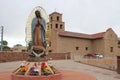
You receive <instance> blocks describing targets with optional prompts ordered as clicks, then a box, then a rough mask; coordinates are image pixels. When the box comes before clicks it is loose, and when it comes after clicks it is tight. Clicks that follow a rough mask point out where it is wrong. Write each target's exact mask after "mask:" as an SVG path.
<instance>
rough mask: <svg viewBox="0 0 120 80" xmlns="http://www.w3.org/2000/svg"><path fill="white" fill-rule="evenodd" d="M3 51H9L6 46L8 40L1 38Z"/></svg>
mask: <svg viewBox="0 0 120 80" xmlns="http://www.w3.org/2000/svg"><path fill="white" fill-rule="evenodd" d="M3 51H10V47H8V42H7V41H6V40H3Z"/></svg>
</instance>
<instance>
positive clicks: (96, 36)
mask: <svg viewBox="0 0 120 80" xmlns="http://www.w3.org/2000/svg"><path fill="white" fill-rule="evenodd" d="M104 33H105V32H101V33H96V34H83V33H76V32H68V31H64V32H59V36H64V37H72V38H82V39H99V38H103V35H104Z"/></svg>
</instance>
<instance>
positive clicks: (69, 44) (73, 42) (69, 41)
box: [57, 36, 92, 55]
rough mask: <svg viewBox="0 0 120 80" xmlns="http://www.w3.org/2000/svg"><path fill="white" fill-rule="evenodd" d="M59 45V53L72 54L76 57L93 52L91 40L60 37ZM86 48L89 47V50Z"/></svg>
mask: <svg viewBox="0 0 120 80" xmlns="http://www.w3.org/2000/svg"><path fill="white" fill-rule="evenodd" d="M57 45H58V46H57V51H58V52H61V51H62V52H71V53H73V54H74V55H84V54H87V53H91V52H92V46H91V45H92V44H91V41H90V40H85V39H77V38H69V37H60V36H59V37H58V44H57ZM76 47H79V49H78V50H76ZM86 47H88V50H86Z"/></svg>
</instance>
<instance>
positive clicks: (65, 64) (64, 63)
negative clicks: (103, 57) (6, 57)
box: [0, 60, 120, 80]
mask: <svg viewBox="0 0 120 80" xmlns="http://www.w3.org/2000/svg"><path fill="white" fill-rule="evenodd" d="M52 62H53V64H54V65H55V66H56V67H57V68H58V69H60V70H62V73H63V74H64V73H65V74H64V75H66V76H68V75H69V76H70V77H68V78H66V79H64V80H68V79H69V80H74V79H75V78H76V77H77V76H78V77H77V79H75V80H85V79H78V78H81V76H83V75H88V76H89V75H93V76H95V77H96V78H97V80H120V74H117V72H115V71H111V70H106V69H101V68H98V67H94V66H90V65H85V64H81V63H77V62H74V61H72V60H56V61H52ZM20 63H21V61H19V62H9V63H0V80H10V73H11V71H12V70H14V69H16V68H17V66H19V65H20ZM13 65H15V66H13ZM64 71H66V72H64ZM73 73H76V75H74V74H73ZM4 75H6V76H8V77H3V76H4ZM71 75H73V76H74V77H73V78H74V79H73V78H72V76H71ZM64 77H65V76H64ZM3 78H4V79H3ZM5 78H6V79H5ZM83 78H88V77H85V76H83ZM86 80H90V79H86Z"/></svg>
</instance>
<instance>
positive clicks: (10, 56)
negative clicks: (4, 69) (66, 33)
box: [0, 52, 70, 62]
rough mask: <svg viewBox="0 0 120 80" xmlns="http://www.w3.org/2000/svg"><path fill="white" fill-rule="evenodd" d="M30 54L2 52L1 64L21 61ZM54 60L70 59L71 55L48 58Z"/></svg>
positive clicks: (52, 55)
mask: <svg viewBox="0 0 120 80" xmlns="http://www.w3.org/2000/svg"><path fill="white" fill-rule="evenodd" d="M28 55H29V53H22V52H0V62H10V61H21V60H26V59H27V58H28ZM46 57H47V58H51V59H53V60H60V59H70V53H50V54H49V55H47V56H46Z"/></svg>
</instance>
